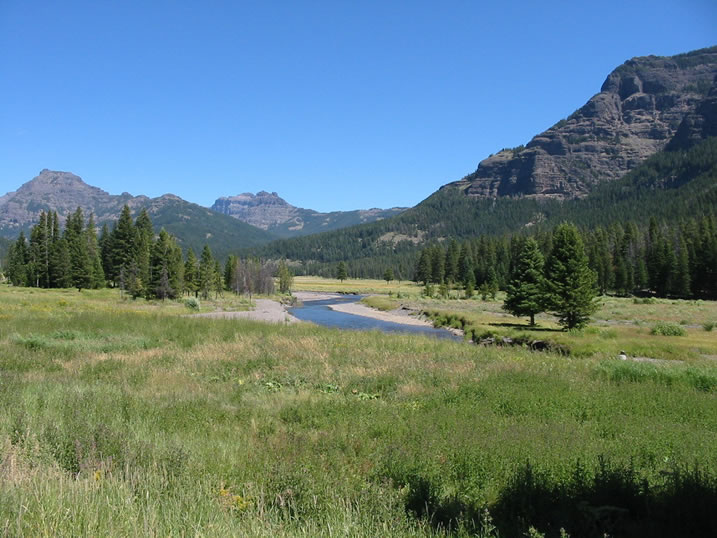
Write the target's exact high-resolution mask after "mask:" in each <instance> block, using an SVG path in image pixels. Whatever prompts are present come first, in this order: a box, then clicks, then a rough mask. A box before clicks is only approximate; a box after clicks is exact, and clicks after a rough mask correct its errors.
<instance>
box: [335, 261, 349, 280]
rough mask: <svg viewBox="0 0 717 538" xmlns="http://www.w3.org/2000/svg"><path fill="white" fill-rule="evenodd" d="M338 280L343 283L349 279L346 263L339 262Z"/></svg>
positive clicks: (337, 269) (337, 268) (337, 267)
mask: <svg viewBox="0 0 717 538" xmlns="http://www.w3.org/2000/svg"><path fill="white" fill-rule="evenodd" d="M336 278H338V279H339V280H340V281H341V282H343V281H344V280H346V279H347V278H348V274H347V272H346V264H345V263H344V262H339V263H338V265H337V266H336Z"/></svg>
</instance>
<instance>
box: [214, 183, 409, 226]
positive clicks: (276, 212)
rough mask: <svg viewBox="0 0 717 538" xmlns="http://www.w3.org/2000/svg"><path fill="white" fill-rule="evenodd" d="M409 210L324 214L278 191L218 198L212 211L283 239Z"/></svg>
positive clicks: (361, 210) (395, 208)
mask: <svg viewBox="0 0 717 538" xmlns="http://www.w3.org/2000/svg"><path fill="white" fill-rule="evenodd" d="M404 209H405V208H400V207H394V208H391V209H376V208H373V209H365V210H363V209H358V210H355V211H334V212H332V213H320V212H318V211H314V210H313V209H304V208H301V207H296V206H293V205H291V204H289V203H288V202H287V201H286V200H284V199H283V198H280V197H279V195H278V194H277V193H275V192H271V193H269V192H266V191H261V192H258V193H256V194H252V193H249V192H245V193H244V194H239V195H237V196H225V197H221V198H218V199H217V200H216V201H215V202H214V204H213V205H212V210H214V211H216V212H218V213H223V214H225V215H229V216H231V217H234V218H236V219H239V220H241V221H243V222H246V223H247V224H251V225H252V226H256V227H257V228H261V229H262V230H268V231H270V232H272V233H275V234H276V235H278V236H280V237H292V236H296V235H306V234H308V233H316V232H325V231H328V230H336V229H338V228H343V227H346V226H353V225H355V224H362V223H366V222H373V221H376V220H381V219H384V218H389V217H392V216H395V215H398V214H399V213H401V212H402V211H404Z"/></svg>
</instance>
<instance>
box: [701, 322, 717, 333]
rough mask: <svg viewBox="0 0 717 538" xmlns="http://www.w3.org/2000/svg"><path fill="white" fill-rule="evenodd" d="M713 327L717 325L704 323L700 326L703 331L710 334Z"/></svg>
mask: <svg viewBox="0 0 717 538" xmlns="http://www.w3.org/2000/svg"><path fill="white" fill-rule="evenodd" d="M715 325H717V323H715V322H714V321H706V322H705V323H703V324H702V328H703V329H704V330H705V331H707V332H710V331H711V330H712V329H714V328H715Z"/></svg>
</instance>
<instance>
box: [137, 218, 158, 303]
mask: <svg viewBox="0 0 717 538" xmlns="http://www.w3.org/2000/svg"><path fill="white" fill-rule="evenodd" d="M134 228H135V240H136V243H135V257H136V260H137V267H138V270H139V277H140V279H141V280H142V282H144V283H145V284H149V283H150V282H152V281H156V280H157V279H158V278H159V275H157V276H156V277H153V275H152V274H151V264H150V258H151V251H152V242H153V241H154V228H153V227H152V221H151V220H150V218H149V214H148V213H147V210H146V209H142V211H140V213H139V215H138V216H137V219H136V220H135V224H134ZM159 270H160V271H161V267H160V268H159ZM144 291H145V295H147V296H149V295H152V291H151V286H149V285H148V286H147V288H146V289H145V290H144Z"/></svg>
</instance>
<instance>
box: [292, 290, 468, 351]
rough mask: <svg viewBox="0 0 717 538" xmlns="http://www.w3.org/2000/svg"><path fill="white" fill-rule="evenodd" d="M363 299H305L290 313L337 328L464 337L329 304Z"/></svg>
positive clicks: (455, 337)
mask: <svg viewBox="0 0 717 538" xmlns="http://www.w3.org/2000/svg"><path fill="white" fill-rule="evenodd" d="M360 300H361V295H344V296H341V297H336V298H331V299H324V300H317V301H304V303H303V306H295V307H293V308H290V309H289V313H290V314H291V315H292V316H294V317H296V318H299V319H300V320H302V321H311V322H313V323H316V324H317V325H323V326H325V327H333V328H337V329H349V330H357V331H374V330H378V331H383V332H386V333H411V334H423V335H426V336H432V337H435V338H447V339H450V340H455V341H457V342H461V341H462V340H463V339H462V338H461V337H459V336H456V335H455V334H453V333H451V332H449V331H447V330H445V329H435V328H433V327H421V326H416V325H406V324H403V323H393V322H390V321H383V320H380V319H374V318H369V317H366V316H357V315H354V314H347V313H345V312H337V311H336V310H332V309H331V308H329V306H328V305H332V304H337V303H355V302H358V301H360Z"/></svg>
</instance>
